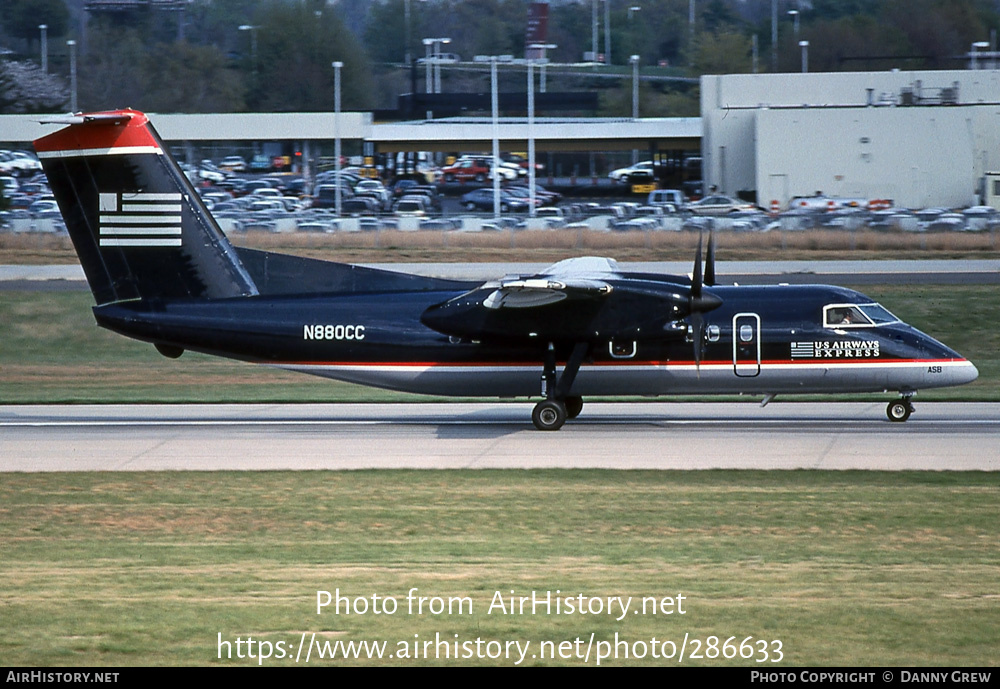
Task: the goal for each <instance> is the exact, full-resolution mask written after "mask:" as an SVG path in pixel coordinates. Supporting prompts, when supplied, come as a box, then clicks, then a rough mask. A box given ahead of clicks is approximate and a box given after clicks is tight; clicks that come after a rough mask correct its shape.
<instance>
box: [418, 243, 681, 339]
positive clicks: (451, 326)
mask: <svg viewBox="0 0 1000 689" xmlns="http://www.w3.org/2000/svg"><path fill="white" fill-rule="evenodd" d="M690 303H691V288H690V287H689V286H686V285H681V284H678V283H676V282H664V281H654V280H651V279H648V278H633V277H630V276H628V275H623V274H621V273H619V272H618V270H617V265H616V264H615V262H614V261H612V260H611V259H602V258H592V257H585V258H580V259H569V260H567V261H560V262H559V263H556V264H554V265H552V266H550V267H549V268H546V269H545V270H544V271H542V272H541V273H538V274H536V275H531V276H519V275H509V276H506V277H504V278H501V279H500V280H492V281H490V282H486V283H484V284H483V285H481V286H479V287H477V288H475V289H473V290H470V291H468V292H466V293H464V294H460V295H458V296H456V297H453V298H452V299H449V300H447V301H445V302H442V303H440V304H435V305H433V306H431V307H430V308H428V309H427V310H426V311H424V313H423V314H422V316H421V318H420V320H421V321H422V322H423V323H424V325H426V326H428V327H430V328H433V329H434V330H437V331H438V332H441V333H444V334H446V335H450V336H453V337H461V338H466V339H471V340H480V341H482V340H520V341H524V340H529V341H530V340H535V341H537V340H546V341H558V342H581V341H596V340H599V339H604V338H619V337H628V338H631V339H636V338H638V337H652V338H657V337H669V336H671V334H672V333H673V331H674V330H675V329H674V328H672V327H670V324H673V323H675V322H676V321H678V320H680V319H682V318H684V317H685V316H686V315H688V313H690V306H689V305H690Z"/></svg>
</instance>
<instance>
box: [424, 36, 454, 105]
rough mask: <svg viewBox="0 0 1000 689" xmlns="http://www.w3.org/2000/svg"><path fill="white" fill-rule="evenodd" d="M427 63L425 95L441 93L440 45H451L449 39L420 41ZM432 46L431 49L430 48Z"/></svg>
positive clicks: (425, 39)
mask: <svg viewBox="0 0 1000 689" xmlns="http://www.w3.org/2000/svg"><path fill="white" fill-rule="evenodd" d="M421 43H423V44H424V51H425V53H426V55H425V57H424V60H425V61H426V62H427V77H426V79H427V93H441V44H442V43H443V44H445V45H447V44H448V43H451V39H450V38H424V39H421ZM432 46H433V48H432Z"/></svg>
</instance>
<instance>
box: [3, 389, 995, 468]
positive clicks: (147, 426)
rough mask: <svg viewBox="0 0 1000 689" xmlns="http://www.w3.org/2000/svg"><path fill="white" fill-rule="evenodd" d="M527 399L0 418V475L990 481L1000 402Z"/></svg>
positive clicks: (139, 409) (75, 411)
mask: <svg viewBox="0 0 1000 689" xmlns="http://www.w3.org/2000/svg"><path fill="white" fill-rule="evenodd" d="M916 408H917V411H916V412H915V413H914V415H913V417H912V418H911V419H910V420H909V421H908V422H907V423H903V424H898V423H890V422H889V421H888V420H887V419H886V417H885V403H884V402H879V403H874V402H873V403H817V404H813V403H784V404H782V403H781V402H774V403H772V404H770V405H768V406H767V407H765V408H761V407H760V406H759V405H758V404H756V403H753V402H744V403H710V404H688V403H659V402H656V403H633V404H622V403H618V404H615V403H589V404H587V406H586V408H585V409H584V411H583V414H582V415H581V416H580V418H578V419H576V420H575V421H571V422H569V423H567V424H566V426H564V427H563V429H562V430H560V431H558V432H541V431H536V430H534V428H533V427H532V425H531V420H530V414H531V404H530V403H523V402H522V403H492V404H491V403H481V404H462V403H447V404H389V405H386V404H361V405H346V404H330V405H315V404H307V405H148V406H144V405H136V406H116V405H102V406H77V405H74V406H48V405H47V406H0V471H4V472H9V471H147V470H149V471H159V470H221V469H232V470H275V469H294V470H309V469H334V470H346V469H389V468H410V469H458V468H475V469H486V468H491V469H524V468H605V469H714V468H726V469H838V470H839V469H868V470H904V469H919V470H984V471H997V470H1000V404H986V403H947V404H945V403H937V404H935V403H930V402H925V403H920V402H918V403H917V404H916Z"/></svg>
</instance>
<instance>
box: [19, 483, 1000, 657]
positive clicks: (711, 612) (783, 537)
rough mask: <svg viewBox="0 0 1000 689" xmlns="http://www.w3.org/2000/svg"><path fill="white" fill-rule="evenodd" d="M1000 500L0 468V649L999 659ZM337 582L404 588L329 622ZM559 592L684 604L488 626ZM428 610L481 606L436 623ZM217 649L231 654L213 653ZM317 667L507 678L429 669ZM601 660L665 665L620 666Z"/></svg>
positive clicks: (956, 492) (379, 591)
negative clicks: (758, 647)
mask: <svg viewBox="0 0 1000 689" xmlns="http://www.w3.org/2000/svg"><path fill="white" fill-rule="evenodd" d="M998 498H1000V485H998V483H997V480H996V477H995V476H994V475H992V474H988V473H977V472H970V473H958V472H942V473H924V472H894V473H878V472H815V471H791V472H754V471H710V472H645V471H629V472H621V471H613V472H612V471H518V472H503V471H448V472H439V471H421V472H414V471H379V472H367V471H361V472H254V473H252V474H246V473H240V472H215V473H199V472H184V473H171V472H162V473H129V474H121V473H86V474H72V473H68V474H5V475H3V480H2V483H0V544H3V546H2V548H3V557H2V558H0V578H2V581H3V582H4V586H3V593H2V610H3V620H4V624H3V626H4V634H3V635H2V636H0V658H3V660H4V662H5V663H6V664H8V665H32V666H35V665H61V666H65V665H90V666H129V665H209V664H226V665H228V664H256V663H257V660H254V659H250V658H244V659H242V660H240V659H237V658H236V657H235V654H236V652H235V648H236V646H235V641H236V639H237V638H238V637H239V638H242V639H244V640H246V639H247V638H249V637H253V638H255V639H257V640H258V641H262V640H263V641H270V642H271V643H272V644H277V642H279V641H282V642H285V643H287V644H290V645H291V644H297V643H298V641H299V639H300V637H301V634H302V633H303V632H308V633H309V634H312V633H313V632H316V633H317V636H318V638H320V639H321V640H331V641H335V640H341V641H345V642H346V641H355V642H357V641H361V640H385V641H387V642H388V643H389V648H388V650H389V651H390V652H395V653H396V654H397V655H398V653H399V650H400V646H399V644H400V643H402V644H403V646H406V647H407V648H409V646H408V645H412V644H413V642H414V641H418V642H420V643H422V642H423V641H428V640H433V639H434V638H435V635H436V634H437V635H440V637H441V638H444V639H446V640H449V641H453V640H455V639H456V638H457V639H459V640H469V639H476V638H481V639H484V640H487V641H488V640H498V641H501V642H503V641H507V640H515V639H516V640H520V641H521V642H524V641H530V642H531V644H532V645H531V646H530V647H529V648H530V650H531V651H533V652H536V653H537V652H538V651H539V650H540V648H541V647H540V645H539V644H540V643H541V642H542V641H545V640H554V641H557V642H558V641H563V640H570V641H572V640H574V639H576V638H578V637H579V638H582V639H584V640H585V641H586V640H587V639H589V638H590V635H591V633H593V634H594V638H595V639H596V640H597V641H606V642H614V641H615V640H616V636H615V635H616V634H617V635H618V636H617V639H619V640H627V641H628V642H629V643H630V644H634V643H635V642H637V641H644V642H645V643H646V644H647V646H646V648H647V652H648V648H649V646H648V644H649V643H650V642H651V639H652V638H654V637H655V638H657V639H659V640H660V642H661V643H662V642H664V641H666V640H673V641H675V642H677V643H678V645H679V644H680V642H681V641H682V639H683V637H684V635H685V634H688V635H689V636H690V638H692V639H694V638H698V639H703V640H704V639H707V638H708V637H710V636H716V637H719V642H718V643H720V644H721V643H722V642H723V641H725V640H726V639H728V638H729V637H736V639H737V643H739V642H741V641H742V640H744V639H745V638H746V637H748V636H752V637H753V638H754V639H756V640H768V641H774V640H780V642H781V650H782V653H783V660H782V662H781V663H770V662H763V663H758V662H756V660H757V657H754V658H750V659H739V658H735V659H731V660H726V659H724V658H721V657H716V658H712V657H711V656H706V657H704V658H701V659H698V658H691V657H687V658H685V661H684V664H685V665H687V664H692V665H723V664H729V665H739V664H742V665H747V666H753V667H758V668H759V667H767V668H780V667H782V666H789V665H799V666H801V665H835V666H836V665H839V666H855V665H862V666H865V665H882V666H893V665H896V666H909V665H955V666H980V665H992V664H995V663H996V639H997V635H998V631H1000V629H998V625H1000V622H998V621H1000V615H998V612H1000V609H998V605H1000V603H998V600H1000V599H998V598H997V595H996V581H997V579H998V575H1000V552H998V551H997V549H996V547H995V545H996V539H995V526H996V523H995V522H996V505H997V502H998ZM414 588H415V589H417V592H416V594H415V595H416V596H425V597H427V601H426V602H425V605H426V606H427V607H425V609H424V610H423V612H421V613H419V614H418V613H416V612H414V613H411V612H409V611H408V609H407V600H406V597H407V593H408V591H410V590H411V589H414ZM338 589H339V591H340V592H341V595H344V596H348V597H349V598H350V599H351V600H355V599H357V598H359V597H360V598H363V599H366V601H367V604H368V605H370V604H371V603H372V601H373V595H377V596H379V597H380V598H382V599H383V603H384V599H385V598H386V597H392V598H393V599H394V600H395V602H396V604H397V611H396V612H395V613H394V614H380V615H376V614H374V613H373V612H372V611H371V609H370V608H369V611H368V612H367V613H366V614H358V613H357V610H355V612H354V614H343V610H344V608H342V613H341V614H336V613H335V612H333V609H332V607H331V608H327V609H325V610H324V611H323V612H322V613H321V614H317V613H316V596H317V591H329V592H331V593H333V592H335V591H336V590H338ZM557 590H558V591H560V594H559V595H561V596H564V597H576V596H578V595H579V594H582V595H583V596H585V597H586V598H587V599H588V600H589V599H591V598H595V599H596V598H601V597H603V598H604V599H605V600H606V598H607V597H609V596H610V597H614V596H624V597H629V596H632V597H633V598H634V601H635V604H634V605H633V607H632V608H631V609H632V610H636V609H638V605H639V600H640V599H641V598H642V597H652V598H655V599H657V600H660V599H662V598H664V597H673V598H675V600H676V596H678V595H679V594H680V595H683V596H684V597H685V598H684V601H683V606H684V609H685V614H683V615H681V614H677V613H676V612H675V614H671V615H666V614H653V613H652V612H651V611H650V610H648V609H647V611H646V613H645V614H643V613H642V612H639V613H635V612H631V613H630V614H628V615H625V616H624V617H623V618H622V619H621V620H619V619H618V617H619V616H620V613H618V612H615V611H613V612H612V614H607V612H606V611H604V612H601V613H594V614H590V613H588V614H545V612H544V611H538V610H537V609H536V612H535V614H529V612H519V613H517V614H510V612H509V608H508V612H507V614H504V612H503V611H501V610H500V609H499V608H497V607H496V606H495V605H494V610H493V611H492V613H488V611H489V608H490V605H491V603H494V604H495V602H496V601H495V597H496V596H497V594H498V593H499V595H500V596H502V597H505V598H508V599H509V597H510V595H511V592H512V591H513V592H514V595H515V597H518V596H522V595H523V596H530V595H531V592H533V591H534V592H537V593H538V594H539V595H544V593H545V592H547V591H551V592H553V595H555V592H556V591H557ZM435 597H437V598H439V599H441V600H442V601H447V600H448V599H450V598H454V599H468V600H469V601H470V603H469V608H467V609H466V610H465V611H464V612H463V613H462V614H459V613H458V611H457V609H453V610H452V611H451V613H449V612H448V611H447V609H444V610H442V611H441V612H439V613H437V614H434V613H432V612H430V611H429V608H430V606H431V605H433V601H432V600H431V599H432V598H435ZM220 634H221V638H222V639H223V640H228V641H230V642H231V643H232V649H233V655H234V657H233V658H232V659H226V658H223V659H221V660H220V659H219V658H218V648H219V646H218V641H219V639H220V636H219V635H220ZM455 635H457V637H456V636H455ZM630 649H632V652H634V651H635V650H636V649H640V650H641V647H638V646H635V645H632V646H630ZM243 650H244V652H245V651H246V650H247V649H246V646H244V649H243ZM691 650H692V648H691V646H689V647H688V652H689V653H690V652H691ZM772 650H773V647H772ZM705 651H706V648H705V647H703V648H702V652H703V655H704V652H705ZM438 654H439V655H440V654H441V650H440V649H439V650H438ZM594 662H595V657H594V656H591V658H590V660H589V661H587V662H586V663H585V662H584V661H583V660H581V659H579V658H577V657H567V658H559V657H557V658H554V659H552V658H544V659H543V658H539V657H535V658H531V657H530V655H529V657H528V658H527V659H526V661H525V664H533V665H552V664H556V665H579V664H590V665H593V664H594ZM313 663H314V664H326V665H414V664H420V665H424V664H426V665H450V664H474V665H482V664H493V665H500V666H509V665H512V664H514V663H513V661H512V660H511V659H508V658H504V657H500V658H496V659H492V660H491V659H482V658H468V659H466V658H459V659H457V660H456V659H454V658H447V659H446V658H443V657H438V658H435V657H433V654H432V657H430V658H424V657H421V658H418V659H412V658H399V657H395V658H393V659H388V658H385V659H382V660H367V659H353V660H337V661H331V660H323V661H320V660H318V659H317V658H315V656H314V658H313ZM265 664H268V665H290V664H294V663H293V662H292V660H290V659H281V660H279V659H276V658H275V659H271V660H268V661H267V662H266V663H265ZM605 664H615V665H623V664H643V665H653V664H664V665H676V664H677V660H676V658H674V659H672V660H664V659H656V658H653V657H652V656H651V655H647V656H646V657H644V658H635V657H631V656H630V657H629V658H628V659H627V660H626V659H624V658H622V657H621V653H619V659H618V660H612V659H607V660H606V661H605Z"/></svg>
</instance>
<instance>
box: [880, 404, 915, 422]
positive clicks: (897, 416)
mask: <svg viewBox="0 0 1000 689" xmlns="http://www.w3.org/2000/svg"><path fill="white" fill-rule="evenodd" d="M912 413H913V405H912V404H910V401H909V400H897V401H895V402H889V406H888V407H886V408H885V415H886V416H888V417H889V420H890V421H894V422H896V423H902V422H904V421H906V420H907V419H908V418H910V414H912Z"/></svg>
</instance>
